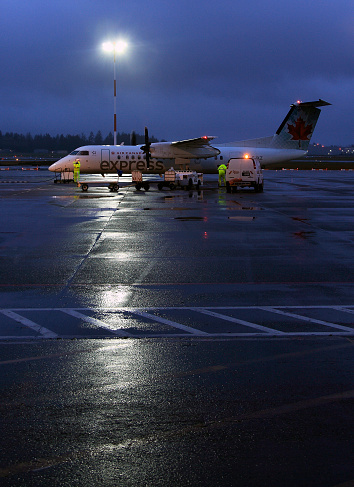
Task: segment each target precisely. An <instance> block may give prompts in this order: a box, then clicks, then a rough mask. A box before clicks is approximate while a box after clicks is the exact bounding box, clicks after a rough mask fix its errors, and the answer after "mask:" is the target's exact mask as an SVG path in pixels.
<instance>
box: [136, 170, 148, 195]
mask: <svg viewBox="0 0 354 487" xmlns="http://www.w3.org/2000/svg"><path fill="white" fill-rule="evenodd" d="M132 182H133V183H135V189H136V190H137V191H140V190H141V188H144V189H145V191H149V189H150V183H149V181H143V173H142V172H141V171H138V170H135V171H132Z"/></svg>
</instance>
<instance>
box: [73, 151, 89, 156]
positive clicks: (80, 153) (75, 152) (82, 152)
mask: <svg viewBox="0 0 354 487" xmlns="http://www.w3.org/2000/svg"><path fill="white" fill-rule="evenodd" d="M70 155H71V156H88V155H90V153H89V151H88V150H73V151H72V152H70Z"/></svg>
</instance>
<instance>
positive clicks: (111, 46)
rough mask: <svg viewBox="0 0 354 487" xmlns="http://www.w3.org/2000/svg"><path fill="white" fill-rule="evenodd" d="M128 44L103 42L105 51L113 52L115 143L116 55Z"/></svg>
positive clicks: (115, 122)
mask: <svg viewBox="0 0 354 487" xmlns="http://www.w3.org/2000/svg"><path fill="white" fill-rule="evenodd" d="M127 47H128V44H127V42H126V41H124V40H121V39H120V40H117V41H110V42H104V43H103V44H102V49H103V50H104V51H105V52H113V77H114V86H113V97H114V114H113V118H114V140H113V143H114V145H117V78H116V55H117V54H123V52H124V51H125V50H126V49H127Z"/></svg>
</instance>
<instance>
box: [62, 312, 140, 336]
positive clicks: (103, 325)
mask: <svg viewBox="0 0 354 487" xmlns="http://www.w3.org/2000/svg"><path fill="white" fill-rule="evenodd" d="M60 311H62V312H63V313H66V314H68V315H70V316H74V317H75V318H79V319H80V320H84V321H86V322H87V323H91V324H92V325H95V326H97V327H98V328H104V329H105V330H108V331H110V332H111V333H113V334H114V335H117V336H121V337H131V336H132V335H131V334H130V333H128V332H126V331H123V330H116V329H114V328H111V327H110V326H109V325H107V323H105V322H104V321H101V320H98V319H97V318H92V317H91V316H87V315H84V314H82V313H79V312H78V311H75V310H74V309H64V308H63V309H61V310H60Z"/></svg>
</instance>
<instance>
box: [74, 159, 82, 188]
mask: <svg viewBox="0 0 354 487" xmlns="http://www.w3.org/2000/svg"><path fill="white" fill-rule="evenodd" d="M80 165H81V164H80V161H79V159H76V161H75V162H74V183H78V182H79V179H80Z"/></svg>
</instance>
